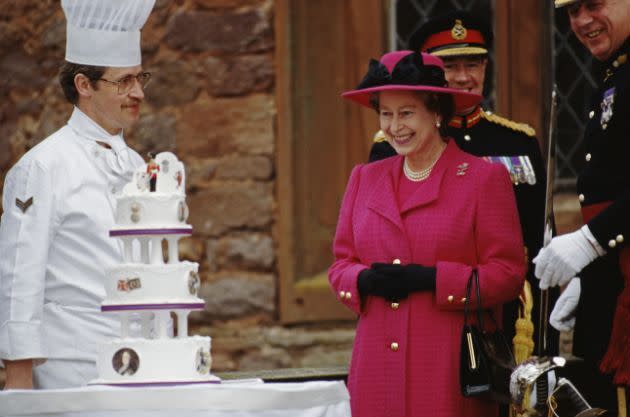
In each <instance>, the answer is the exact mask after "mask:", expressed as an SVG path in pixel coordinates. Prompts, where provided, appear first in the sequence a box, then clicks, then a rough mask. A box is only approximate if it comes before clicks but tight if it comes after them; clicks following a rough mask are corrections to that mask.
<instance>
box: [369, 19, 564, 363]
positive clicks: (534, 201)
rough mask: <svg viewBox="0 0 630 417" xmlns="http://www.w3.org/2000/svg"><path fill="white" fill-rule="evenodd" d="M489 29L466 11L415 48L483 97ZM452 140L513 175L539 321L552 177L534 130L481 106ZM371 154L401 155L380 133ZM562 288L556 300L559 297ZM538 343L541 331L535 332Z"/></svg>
mask: <svg viewBox="0 0 630 417" xmlns="http://www.w3.org/2000/svg"><path fill="white" fill-rule="evenodd" d="M492 38H493V36H492V32H491V30H490V27H489V25H488V24H487V23H486V22H484V21H483V20H482V19H479V18H477V17H475V16H473V15H471V14H469V13H466V12H456V13H452V14H449V15H445V16H441V17H437V18H434V19H431V20H429V21H427V22H426V23H425V24H424V25H422V26H421V27H420V28H419V29H418V30H417V31H416V32H415V33H414V34H413V35H412V37H411V40H410V42H409V43H410V45H409V48H410V49H411V50H414V51H422V52H428V53H430V54H432V55H437V56H439V57H440V58H441V59H442V60H443V61H444V70H445V76H446V80H447V82H448V86H449V87H452V88H457V89H460V90H466V91H470V92H473V93H477V94H482V93H483V88H484V81H485V74H486V67H487V64H488V54H489V48H490V46H491V44H492ZM447 136H450V137H452V138H453V139H454V140H455V142H456V143H457V145H458V146H459V147H460V148H461V149H462V150H464V151H466V152H468V153H470V154H473V155H476V156H481V157H484V158H486V159H488V160H490V161H492V162H498V163H502V164H503V165H505V167H506V168H507V169H508V171H509V173H510V177H511V179H512V183H513V185H514V192H515V195H516V201H517V205H518V211H519V217H520V221H521V228H522V232H523V239H524V242H525V248H524V253H523V255H524V256H525V257H526V258H527V261H528V265H529V266H530V267H529V268H528V273H527V279H528V282H529V283H530V284H531V289H532V293H533V296H534V297H533V298H534V308H533V312H534V314H533V316H534V321H536V318H537V317H538V315H537V312H538V308H539V307H538V302H539V299H540V291H538V281H537V280H536V279H535V278H534V274H533V268H532V267H531V258H532V257H533V256H535V255H536V254H537V253H538V251H539V250H540V248H541V247H542V243H543V231H544V222H545V185H546V182H547V176H546V174H545V167H544V163H543V160H542V157H541V153H540V147H539V144H538V141H537V140H536V137H535V132H534V129H533V128H531V127H530V126H528V125H526V124H522V123H517V122H514V121H512V120H508V119H506V118H504V117H501V116H498V115H496V114H493V113H492V112H490V111H486V110H484V109H483V108H482V107H481V105H478V106H475V107H472V108H470V109H466V110H465V111H463V112H460V114H457V115H455V116H454V117H453V119H452V120H451V121H450V122H449V124H448V127H447ZM374 141H375V143H374V144H373V146H372V149H371V151H370V161H375V160H378V159H382V158H386V157H389V156H392V155H395V152H394V150H393V148H392V147H391V146H390V145H389V143H387V142H386V141H385V140H384V139H383V138H382V137H381V136H380V135H379V134H378V133H377V135H376V136H375V139H374ZM557 292H558V291H557V289H554V290H553V291H552V293H551V294H550V295H551V297H550V298H551V300H552V301H553V300H555V299H556V298H557ZM518 309H519V302H518V301H515V302H513V303H510V304H507V305H505V306H504V309H503V323H504V326H503V327H504V329H505V332H506V335H507V336H508V337H509V340H510V341H511V340H512V338H513V337H514V335H515V321H516V319H517V318H518ZM534 331H535V334H534V339H533V340H534V341H536V340H537V334H538V331H539V329H537V328H535V329H534ZM548 336H549V337H548V343H547V346H548V350H547V351H546V352H544V353H545V354H547V355H553V354H556V353H557V351H558V332H556V331H555V330H554V329H549V333H548Z"/></svg>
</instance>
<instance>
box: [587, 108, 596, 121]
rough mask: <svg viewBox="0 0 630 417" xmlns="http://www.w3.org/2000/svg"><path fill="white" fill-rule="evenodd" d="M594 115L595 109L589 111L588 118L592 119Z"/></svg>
mask: <svg viewBox="0 0 630 417" xmlns="http://www.w3.org/2000/svg"><path fill="white" fill-rule="evenodd" d="M593 116H595V111H594V110H591V111H590V112H589V113H588V118H589V119H592V118H593Z"/></svg>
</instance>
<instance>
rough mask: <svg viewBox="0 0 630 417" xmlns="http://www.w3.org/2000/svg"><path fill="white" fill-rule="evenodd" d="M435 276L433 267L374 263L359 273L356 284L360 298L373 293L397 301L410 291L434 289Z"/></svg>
mask: <svg viewBox="0 0 630 417" xmlns="http://www.w3.org/2000/svg"><path fill="white" fill-rule="evenodd" d="M435 276H436V270H435V267H429V266H422V265H416V264H408V265H400V264H385V263H375V264H372V268H370V269H366V270H364V271H361V273H359V278H358V283H357V286H358V289H359V294H360V295H361V297H362V298H364V297H365V296H367V295H375V296H378V297H382V298H384V299H386V300H387V301H398V300H402V299H404V298H407V296H409V294H410V293H412V292H418V291H433V290H435Z"/></svg>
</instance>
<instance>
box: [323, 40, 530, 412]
mask: <svg viewBox="0 0 630 417" xmlns="http://www.w3.org/2000/svg"><path fill="white" fill-rule="evenodd" d="M445 85H446V82H445V80H444V72H443V64H442V62H441V61H440V60H439V58H437V57H433V56H431V55H427V54H421V53H416V52H411V51H396V52H391V53H388V54H386V55H384V56H383V57H382V58H381V61H380V62H378V61H375V60H372V61H371V62H370V67H369V70H368V73H367V75H366V76H365V78H364V80H363V81H362V82H361V84H359V87H357V89H356V90H353V91H350V92H347V93H344V97H345V98H347V99H350V100H352V101H355V102H358V103H359V104H362V105H365V106H370V107H373V108H375V109H376V110H377V112H378V114H379V121H380V127H381V130H382V131H383V133H384V134H385V136H386V138H387V140H388V141H389V143H390V144H391V145H392V146H393V147H394V149H395V150H396V152H397V153H398V155H397V156H394V157H391V158H387V159H384V160H381V161H378V162H374V163H371V164H368V165H365V164H364V165H359V166H357V167H355V168H354V169H353V171H352V174H351V176H350V180H349V182H348V186H347V189H346V192H345V195H344V198H343V204H342V207H341V211H340V214H339V222H338V224H337V231H336V235H335V240H334V256H335V261H334V263H333V264H332V266H331V267H330V269H329V280H330V284H331V285H332V287H333V289H334V291H335V293H336V294H337V297H338V298H339V301H340V302H342V303H344V304H345V305H346V306H347V307H348V308H350V309H351V310H352V311H354V312H355V313H356V314H357V315H358V316H359V321H358V324H357V331H356V339H355V343H354V349H353V352H352V361H351V365H350V373H349V377H348V387H349V391H350V400H351V407H352V415H353V416H354V417H405V416H406V417H420V416H427V417H440V416H443V417H469V416H470V417H472V416H478V417H490V416H496V415H498V407H497V405H496V404H495V403H492V402H490V401H488V400H484V399H480V398H465V397H463V396H462V395H461V393H460V388H459V387H460V385H459V360H460V359H459V358H460V337H461V331H462V324H463V306H464V301H465V298H464V297H465V290H466V284H467V282H468V278H469V277H470V274H471V271H472V270H473V268H475V269H476V270H477V271H478V274H479V283H480V284H479V285H480V289H481V299H482V301H483V304H484V307H485V308H491V309H494V310H495V312H494V314H495V317H498V316H500V311H498V310H499V308H500V305H501V304H503V303H505V302H507V301H509V300H512V299H514V298H516V297H518V294H519V292H520V290H521V288H522V285H523V277H524V275H525V258H524V253H523V242H522V237H521V232H520V226H519V220H518V215H517V210H516V203H515V200H514V195H513V191H512V186H511V183H510V179H509V176H508V173H507V171H506V169H505V168H504V167H503V166H502V165H500V164H492V163H489V162H486V161H484V160H482V159H479V158H477V157H474V156H471V155H469V154H466V153H464V152H463V151H461V150H460V149H459V148H458V147H457V145H456V144H455V142H454V141H453V140H449V139H448V138H447V137H443V136H442V133H441V126H444V125H446V124H447V122H448V119H449V118H450V116H451V115H452V114H453V110H454V109H455V108H456V109H462V108H467V107H472V106H474V105H475V104H476V103H478V102H479V101H480V100H481V97H480V96H478V95H475V94H470V93H466V92H462V91H458V90H452V89H449V88H446V87H445Z"/></svg>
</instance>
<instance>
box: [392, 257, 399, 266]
mask: <svg viewBox="0 0 630 417" xmlns="http://www.w3.org/2000/svg"><path fill="white" fill-rule="evenodd" d="M392 263H393V264H394V265H400V259H398V258H396V259H394V261H393V262H392Z"/></svg>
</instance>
